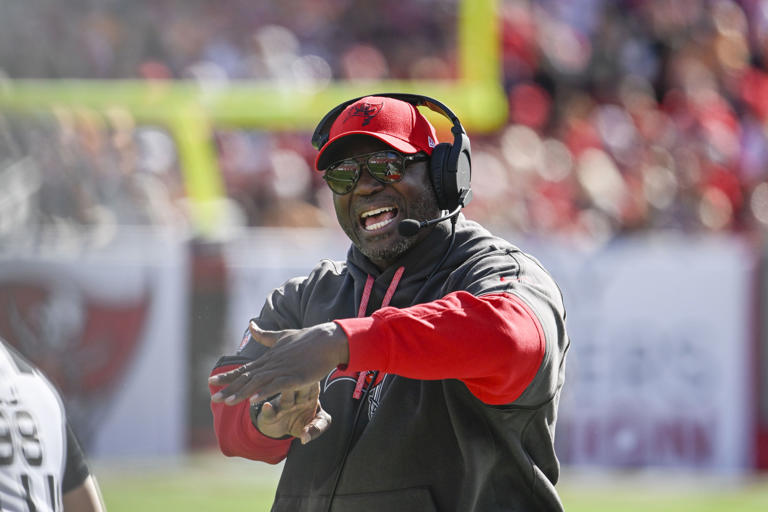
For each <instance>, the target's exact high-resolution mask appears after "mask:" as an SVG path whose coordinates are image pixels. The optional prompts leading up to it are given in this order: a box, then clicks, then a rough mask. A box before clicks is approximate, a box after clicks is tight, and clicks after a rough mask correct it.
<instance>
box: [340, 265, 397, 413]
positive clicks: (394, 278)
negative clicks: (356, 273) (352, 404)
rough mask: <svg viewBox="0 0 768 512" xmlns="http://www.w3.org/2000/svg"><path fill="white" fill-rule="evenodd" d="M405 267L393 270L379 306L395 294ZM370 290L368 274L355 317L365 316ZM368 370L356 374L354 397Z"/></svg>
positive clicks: (387, 303)
mask: <svg viewBox="0 0 768 512" xmlns="http://www.w3.org/2000/svg"><path fill="white" fill-rule="evenodd" d="M403 272H405V267H400V268H398V269H397V271H395V275H393V276H392V281H390V282H389V286H388V287H387V293H385V294H384V299H383V300H382V301H381V307H382V308H385V307H387V306H389V302H390V301H391V300H392V297H393V296H394V295H395V290H396V289H397V285H398V284H400V278H402V277H403ZM371 290H373V276H372V275H370V274H368V279H366V280H365V289H363V296H362V297H361V299H360V308H359V309H358V310H357V317H358V318H362V317H364V316H365V311H366V310H367V309H368V301H369V300H370V299H371ZM371 373H372V372H370V371H365V372H360V374H359V375H358V376H357V384H356V385H355V391H354V392H353V393H352V397H353V398H354V399H356V400H357V399H359V398H360V396H361V395H362V393H363V386H364V385H365V383H366V380H367V379H369V378H370V376H371Z"/></svg>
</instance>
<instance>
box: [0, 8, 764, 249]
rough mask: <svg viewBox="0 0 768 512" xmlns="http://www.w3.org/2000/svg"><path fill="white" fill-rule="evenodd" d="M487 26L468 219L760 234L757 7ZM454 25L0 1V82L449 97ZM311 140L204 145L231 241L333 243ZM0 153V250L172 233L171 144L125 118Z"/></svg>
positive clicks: (80, 121)
mask: <svg viewBox="0 0 768 512" xmlns="http://www.w3.org/2000/svg"><path fill="white" fill-rule="evenodd" d="M498 5H499V18H500V23H501V30H500V33H501V39H502V40H501V53H502V65H503V70H502V76H503V83H502V84H501V85H502V87H503V89H504V91H505V93H506V94H507V97H508V103H509V116H508V122H507V123H506V125H505V126H503V127H501V128H500V129H499V130H498V131H496V132H494V133H480V134H475V133H472V131H471V129H470V137H471V139H472V150H473V177H472V184H473V190H474V199H473V202H472V203H471V204H470V205H469V207H468V208H467V209H466V214H467V216H468V217H470V218H473V219H476V220H478V221H481V222H483V223H485V224H487V225H489V226H490V227H492V228H493V229H496V230H500V231H503V232H518V233H523V234H526V235H557V236H564V237H575V238H578V239H580V240H587V241H592V242H594V241H597V242H601V241H607V240H610V239H612V238H613V237H615V236H616V235H619V234H622V233H628V232H635V231H647V230H663V229H680V230H685V231H689V232H697V231H728V232H759V231H760V230H761V229H762V228H764V227H766V226H768V67H767V62H766V57H768V0H741V1H735V0H675V1H672V0H539V1H534V0H498ZM457 16H458V1H457V0H453V1H449V2H446V1H439V0H408V1H403V0H399V1H395V0H387V1H372V0H367V1H352V0H283V1H281V2H252V1H248V0H220V1H218V2H205V1H202V0H155V1H152V2H144V1H135V2H125V1H119V0H72V1H70V2H68V3H67V6H66V8H63V7H62V6H61V4H60V3H59V2H55V1H54V0H37V1H35V2H12V1H10V0H0V74H2V75H4V76H6V77H8V78H12V79H16V78H99V79H105V78H119V79H123V78H130V79H146V80H158V79H188V80H198V81H200V82H207V81H211V80H213V81H217V83H226V82H227V81H230V80H241V79H258V80H271V81H273V82H274V83H275V84H276V86H279V84H280V83H288V82H289V83H295V82H301V83H303V84H306V85H307V86H308V87H314V88H317V89H321V88H322V87H325V86H326V85H327V84H328V83H329V82H330V81H331V80H370V79H374V80H375V79H386V78H397V79H409V78H418V79H423V78H431V79H452V78H455V77H456V74H457V68H458V62H457V57H458V52H457V49H456V44H457V43H456V41H457V31H456V26H457V23H458V20H457ZM330 107H331V106H330V105H329V108H330ZM309 135H310V134H308V133H268V132H243V131H234V130H226V131H225V130H220V131H217V132H216V136H215V139H216V140H215V142H216V149H217V154H218V163H219V166H220V168H221V171H222V176H223V178H224V183H225V186H226V190H227V194H228V196H229V198H230V200H231V201H230V202H231V204H232V205H233V207H232V208H231V211H232V212H233V213H232V214H231V216H230V219H231V221H232V222H238V223H241V224H242V225H247V226H324V225H333V224H334V221H333V213H332V207H331V195H330V192H329V191H328V190H327V188H326V187H325V185H324V183H323V181H322V180H321V179H320V176H319V173H316V172H314V171H313V170H312V169H313V161H314V154H315V152H314V150H313V149H312V148H311V146H310V145H309ZM0 149H2V151H0V183H5V184H6V185H4V186H0V210H2V211H0V235H3V234H7V233H12V232H14V231H19V229H20V226H24V225H25V224H29V223H36V224H38V225H46V226H51V225H56V226H60V227H61V226H69V228H68V229H72V226H75V227H76V228H75V229H79V228H77V227H78V226H79V227H83V228H87V227H90V226H94V225H101V224H100V223H103V222H107V223H108V224H109V223H112V224H117V225H119V224H183V223H184V222H186V219H187V210H186V208H185V200H184V188H183V178H182V177H183V173H182V172H181V170H180V163H179V158H178V155H177V154H176V150H175V147H174V143H173V140H172V138H171V137H170V136H169V134H168V133H166V132H164V131H163V130H162V129H160V128H157V127H147V126H137V125H136V124H135V122H134V121H133V120H132V119H131V118H130V115H128V114H127V113H126V112H121V111H119V110H114V111H111V112H107V113H106V114H99V115H96V114H92V113H90V114H89V113H82V112H80V113H72V112H53V113H52V114H51V116H49V117H48V118H45V119H43V118H40V119H27V118H25V119H20V118H18V117H10V116H7V115H6V116H4V117H3V118H0ZM7 184H12V185H13V186H9V185H7ZM27 232H28V231H27ZM0 239H1V238H0Z"/></svg>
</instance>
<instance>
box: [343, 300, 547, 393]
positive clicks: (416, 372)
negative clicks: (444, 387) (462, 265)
mask: <svg viewBox="0 0 768 512" xmlns="http://www.w3.org/2000/svg"><path fill="white" fill-rule="evenodd" d="M336 322H337V323H338V324H339V325H340V326H341V328H342V329H343V330H344V332H345V333H346V334H347V337H348V339H349V354H350V357H349V364H348V369H349V370H353V371H362V370H365V369H379V370H381V371H385V372H388V373H393V374H396V375H401V376H403V377H408V378H413V379H424V380H438V379H448V378H455V379H459V380H461V381H462V382H464V384H465V385H466V386H467V387H468V388H469V390H470V391H471V392H472V394H474V395H475V396H476V397H477V398H478V399H480V400H481V401H483V402H485V403H487V404H494V405H496V404H506V403H510V402H513V401H514V400H515V399H517V398H518V397H519V396H520V395H521V394H522V392H523V390H524V389H525V388H526V387H527V386H528V384H529V383H530V382H531V381H532V380H533V378H534V377H535V375H536V373H537V371H538V368H539V366H540V364H541V361H542V358H543V357H544V352H545V340H544V335H543V331H542V328H541V326H540V325H539V322H538V320H537V319H536V317H535V315H534V314H533V313H532V311H531V310H530V308H529V307H528V306H527V305H526V304H525V303H524V302H523V301H521V300H520V299H519V298H517V297H515V296H514V295H511V294H508V293H494V294H489V295H484V296H481V297H476V296H474V295H472V294H470V293H468V292H464V291H460V292H453V293H450V294H448V295H447V296H445V297H443V298H442V299H440V300H436V301H433V302H429V303H426V304H419V305H416V306H411V307H408V308H404V309H397V308H392V307H388V308H383V309H381V310H379V311H377V312H375V313H374V314H373V315H372V316H370V317H366V318H350V319H345V320H337V321H336Z"/></svg>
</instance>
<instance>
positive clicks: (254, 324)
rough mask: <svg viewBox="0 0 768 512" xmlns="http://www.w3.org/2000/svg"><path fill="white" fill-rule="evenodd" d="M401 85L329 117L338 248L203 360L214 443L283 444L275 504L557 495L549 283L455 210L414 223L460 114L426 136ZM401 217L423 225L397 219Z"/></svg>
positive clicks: (407, 505)
mask: <svg viewBox="0 0 768 512" xmlns="http://www.w3.org/2000/svg"><path fill="white" fill-rule="evenodd" d="M392 96H394V97H392ZM399 97H402V98H405V99H406V101H401V99H398V98H399ZM411 100H413V98H410V99H409V97H408V96H405V95H383V96H373V97H366V98H361V99H358V100H355V101H353V102H351V103H349V104H348V105H346V106H345V107H344V108H343V109H342V110H340V112H334V111H332V114H333V115H331V114H329V116H330V118H329V116H326V119H329V121H328V122H329V123H330V129H329V133H328V134H327V137H322V142H323V144H322V147H321V148H320V152H319V154H318V156H317V160H316V168H317V169H318V170H323V171H324V178H325V180H326V181H327V182H328V185H329V186H330V188H331V189H332V190H333V192H334V205H335V210H336V215H337V218H338V221H339V224H340V225H341V227H342V229H343V230H344V232H345V233H346V234H347V235H348V237H349V238H350V240H351V241H352V246H351V247H350V249H349V251H348V255H347V261H346V262H332V261H322V262H321V263H320V264H319V265H318V266H317V267H315V269H314V270H312V272H311V273H310V274H309V276H307V277H303V278H296V279H292V280H290V281H288V282H287V283H285V285H283V286H282V287H280V288H278V289H276V290H274V291H273V292H272V293H271V295H270V296H269V297H267V300H266V303H265V305H264V307H263V309H262V311H261V314H260V315H259V316H258V317H256V318H255V319H253V320H252V321H251V323H250V326H249V331H248V332H246V337H245V339H244V340H243V343H242V344H241V348H240V350H239V352H238V353H237V354H236V355H235V356H229V357H224V358H222V359H220V360H219V362H218V363H217V365H216V367H215V368H214V370H213V375H212V376H211V378H210V379H209V384H210V386H211V391H212V393H213V396H212V409H213V413H214V427H215V430H216V434H217V437H218V440H219V444H220V447H221V449H222V451H223V452H224V453H225V454H226V455H236V456H242V457H247V458H250V459H255V460H262V461H267V462H271V463H277V462H279V461H281V460H283V459H285V465H284V468H283V473H282V476H281V479H280V483H279V485H278V488H277V493H276V496H275V501H274V505H273V508H272V509H273V510H275V511H304V510H306V511H314V510H335V511H347V510H349V511H351V510H367V511H376V510H381V511H390V510H398V511H410V510H413V511H429V510H441V511H443V510H457V511H488V510H503V511H510V510H526V511H549V510H561V509H562V506H561V503H560V499H559V497H558V495H557V492H556V491H555V488H554V485H555V483H556V482H557V479H558V475H559V464H558V461H557V458H556V456H555V452H554V429H555V421H556V416H557V404H558V399H559V394H560V389H561V387H562V384H563V377H564V366H565V354H566V351H567V349H568V344H569V342H568V337H567V335H566V332H565V311H564V309H563V304H562V299H561V295H560V292H559V290H558V288H557V286H556V285H555V283H554V282H553V280H552V279H551V277H550V276H549V275H548V274H547V273H546V272H545V271H544V270H543V268H542V267H541V266H540V265H539V264H538V262H536V260H534V259H533V258H531V257H530V256H528V255H526V254H524V253H522V252H521V251H520V250H519V249H517V248H516V247H514V246H512V245H511V244H509V243H507V242H506V241H504V240H501V239H499V238H496V237H494V236H493V235H491V234H490V233H488V232H487V231H486V230H484V229H483V228H482V227H480V226H479V225H477V224H476V223H473V222H470V221H468V220H466V219H464V217H463V216H461V215H459V214H458V209H456V210H455V214H454V215H452V216H451V222H450V223H448V222H437V223H433V224H427V223H428V221H430V220H433V219H437V218H439V217H440V215H441V208H440V204H443V203H444V202H445V201H443V198H442V197H441V194H443V193H444V190H443V189H444V188H445V183H443V182H441V181H440V180H439V179H436V177H435V174H436V173H439V172H440V165H441V164H440V162H439V161H438V160H445V159H450V158H452V157H450V156H446V155H454V154H455V153H456V152H451V151H450V150H451V148H454V149H456V146H457V145H459V144H464V143H462V142H461V138H460V137H459V134H460V133H463V129H462V128H461V127H460V124H459V123H458V120H457V119H455V116H453V115H452V114H450V113H448V114H446V115H448V117H449V118H451V119H452V120H453V121H454V130H453V133H454V136H455V139H454V144H453V146H452V145H450V144H446V143H443V144H444V145H440V144H437V137H436V135H435V131H434V128H433V127H432V126H431V124H430V123H429V122H428V121H427V120H426V118H425V117H424V116H423V115H422V114H421V112H419V110H418V109H417V108H416V107H415V106H414V104H422V102H419V101H411ZM435 103H437V102H435V101H434V100H431V99H426V101H424V102H423V104H426V105H427V106H430V108H433V106H434V104H435ZM438 111H439V110H438ZM443 113H444V114H445V111H443ZM324 121H325V120H324ZM322 125H323V122H321V126H322ZM321 126H319V127H318V131H322V128H321ZM316 135H317V132H316ZM326 140H327V142H326ZM446 149H447V150H448V152H447V153H446ZM465 149H466V152H467V153H468V149H469V146H468V140H467V141H466V148H463V149H461V151H464V150H465ZM461 151H459V152H461ZM438 153H439V154H440V155H439V157H438ZM468 161H469V159H468V154H467V162H466V163H468ZM436 164H437V165H436ZM455 164H456V162H455V161H454V162H453V165H454V167H455ZM480 172H482V171H480ZM443 178H445V176H444V177H443ZM449 178H450V176H448V178H446V179H449ZM436 186H437V188H439V189H440V190H439V191H436V190H435V187H436ZM461 196H462V197H467V196H466V194H465V193H464V192H462V193H461ZM454 203H455V202H454ZM458 203H459V207H460V206H461V204H463V203H462V202H461V200H459V201H458ZM449 215H450V214H449ZM406 219H411V220H409V221H405V220H406ZM402 221H405V222H404V223H403V224H408V223H410V224H411V225H413V224H414V221H416V222H415V223H416V225H417V226H419V227H421V229H415V230H414V229H410V230H408V229H403V232H405V234H401V231H400V230H399V229H398V226H399V225H401V223H402ZM449 224H450V225H449ZM320 434H322V436H321V435H320Z"/></svg>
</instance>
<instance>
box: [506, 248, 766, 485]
mask: <svg viewBox="0 0 768 512" xmlns="http://www.w3.org/2000/svg"><path fill="white" fill-rule="evenodd" d="M521 246H524V247H522V248H524V249H525V250H528V251H530V252H532V253H533V254H535V255H536V256H537V257H538V258H539V259H540V260H541V261H542V263H543V264H544V265H545V266H546V267H547V268H548V269H549V270H550V271H551V273H552V274H553V275H554V276H555V277H556V279H557V280H558V282H559V284H560V286H561V288H562V289H563V292H564V296H565V302H566V308H567V311H568V318H567V322H568V329H569V333H570V337H571V343H572V344H571V350H570V353H569V355H568V365H567V370H566V387H565V390H564V392H563V395H562V397H561V403H560V418H559V422H558V431H557V448H558V454H559V457H560V459H561V461H562V462H563V463H565V464H570V465H588V466H599V467H614V468H643V467H656V468H659V467H661V468H664V467H666V468H681V469H682V468H684V469H701V470H707V471H716V472H723V473H733V472H741V471H745V470H748V469H749V468H750V465H751V464H752V462H751V455H752V454H753V452H754V448H753V439H754V436H753V433H752V431H751V426H752V421H753V414H754V411H753V405H752V403H753V396H754V390H753V389H752V386H751V382H752V381H751V378H752V370H751V363H750V361H751V359H752V356H753V353H752V352H753V349H752V340H753V335H754V328H755V325H754V320H755V319H754V318H753V315H754V313H753V311H754V310H755V308H754V293H755V291H756V287H755V286H754V283H755V282H756V277H757V274H756V269H757V257H756V256H757V252H756V251H755V250H754V249H753V248H752V247H750V246H749V245H748V244H747V242H746V241H745V240H743V239H740V238H737V237H734V236H711V237H694V236H687V237H682V236H658V237H637V238H623V239H619V240H617V241H615V242H613V243H612V244H610V245H609V246H607V247H604V248H601V249H600V250H597V251H577V250H574V249H573V248H571V249H568V248H565V247H562V246H557V245H556V244H552V243H546V244H538V243H534V242H526V243H522V244H521Z"/></svg>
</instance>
